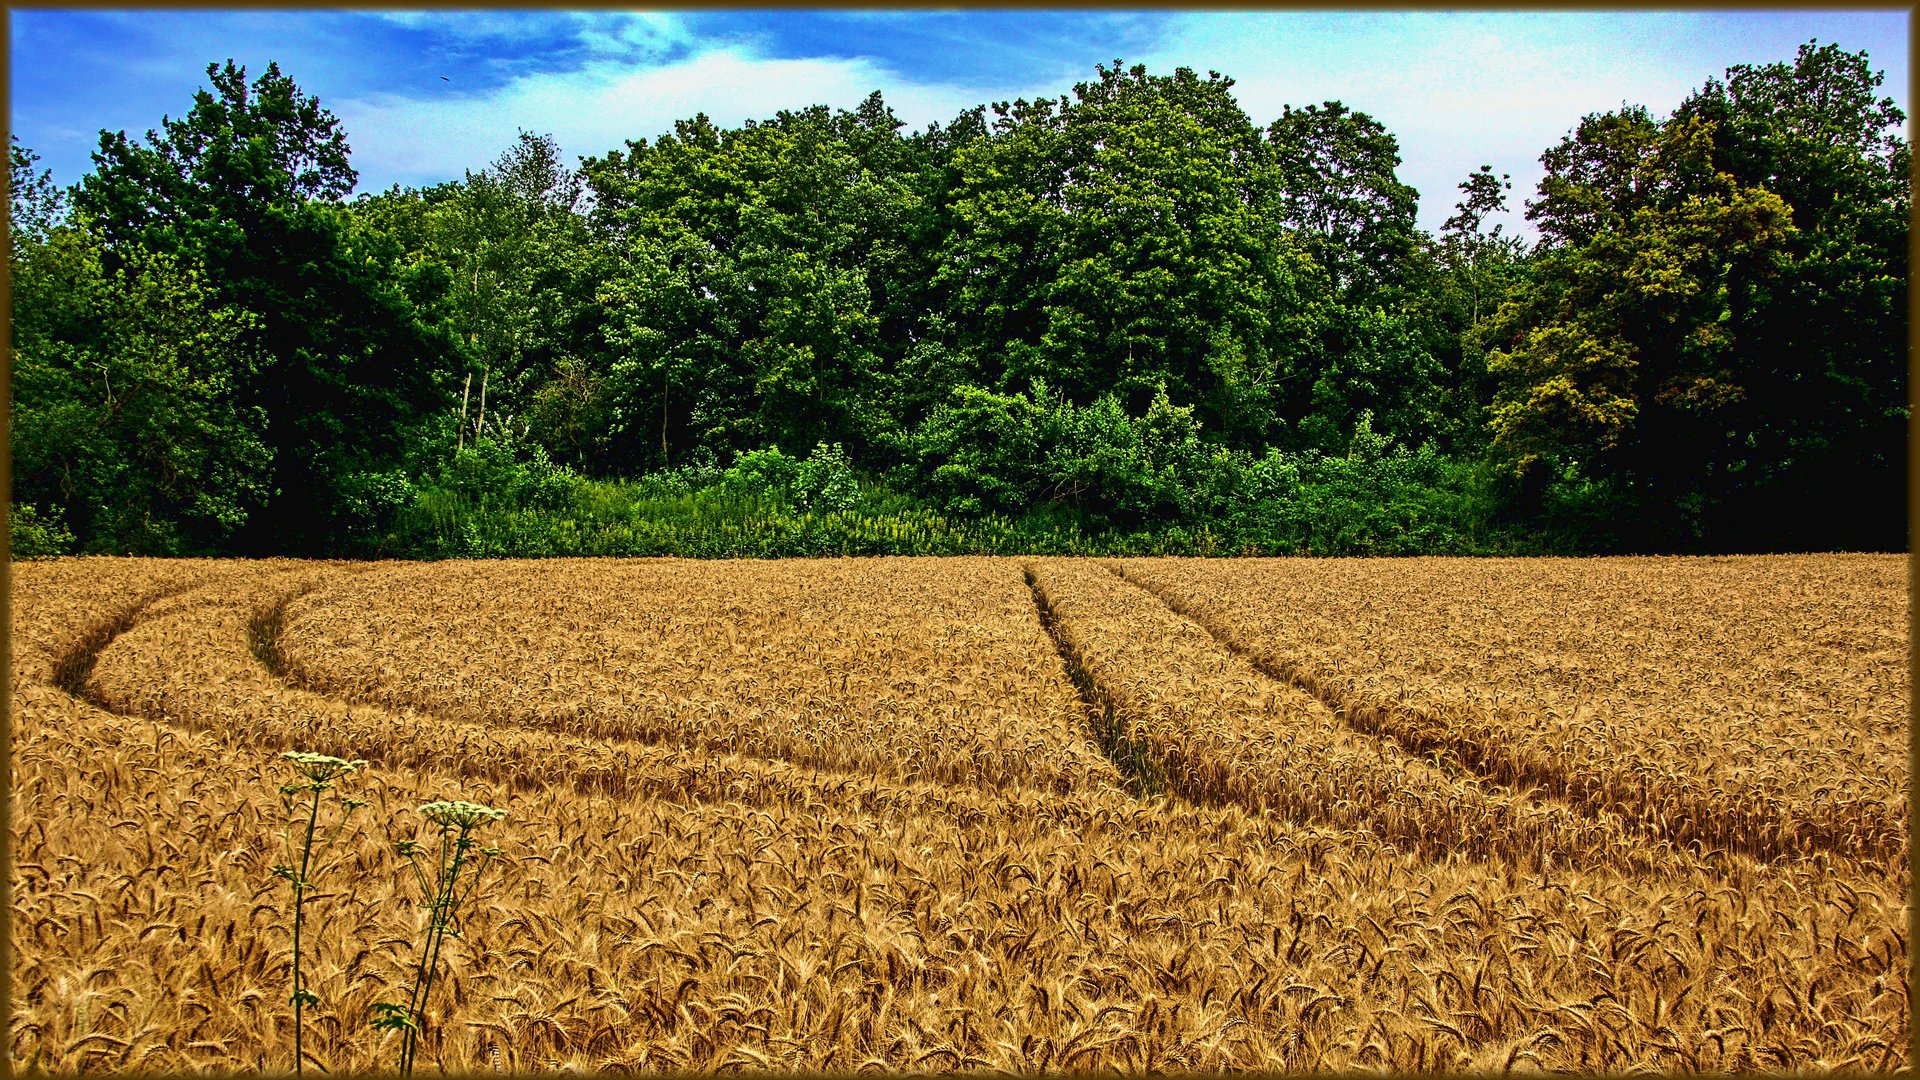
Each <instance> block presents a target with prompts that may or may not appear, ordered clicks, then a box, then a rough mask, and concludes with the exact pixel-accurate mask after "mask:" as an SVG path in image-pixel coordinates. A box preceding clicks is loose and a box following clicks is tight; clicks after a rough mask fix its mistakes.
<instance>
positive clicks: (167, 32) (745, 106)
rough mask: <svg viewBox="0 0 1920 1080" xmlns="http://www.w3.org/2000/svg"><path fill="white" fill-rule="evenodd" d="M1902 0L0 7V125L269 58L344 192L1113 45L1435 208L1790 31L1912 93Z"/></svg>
mask: <svg viewBox="0 0 1920 1080" xmlns="http://www.w3.org/2000/svg"><path fill="white" fill-rule="evenodd" d="M1908 17H1909V16H1908V13H1907V12H1906V11H1904V10H1900V9H1890V8H1883V9H1877V10H1875V9H1862V10H1845V9H1828V8H1819V9H1808V10H1803V11H1795V10H1780V9H1769V10H1764V11H1731V10H1691V11H1670V12H1659V11H1645V10H1641V11H1616V12H1606V11H1593V12H1580V11H1522V12H1515V11H1505V12H1496V11H1478V12H1475V11H1465V12H1442V11H1438V10H1423V11H1358V12H1316V11H1272V12H1258V11H1193V10H1189V11H1171V12H1169V11H1159V12H1156V11H1147V10H1133V9H1129V10H1119V9H1115V10H1101V9H1096V8H1079V9H1071V10H1061V11H1042V10H973V11H968V10H955V11H931V10H926V11H885V10H859V11H832V10H797V9H796V10H777V9H776V10H751V11H722V10H694V11H659V12H630V11H594V12H568V11H563V10H529V11H510V10H505V9H485V10H477V11H454V10H445V9H441V10H433V11H425V12H405V11H366V10H363V11H324V10H311V9H310V10H288V11H272V10H264V9H249V10H230V11H216V10H152V11H141V10H128V11H108V10H75V11H56V10H14V11H12V12H11V13H10V15H9V19H10V23H11V29H12V53H11V56H10V57H9V60H10V69H11V80H12V103H13V111H12V129H13V132H14V134H15V135H16V136H18V137H19V138H20V140H21V141H22V142H23V143H25V144H26V145H27V146H29V147H30V148H32V149H33V150H35V151H36V152H38V153H39V154H40V155H41V157H42V159H43V163H44V164H45V165H46V166H48V167H51V168H52V169H53V172H54V176H55V179H57V180H58V181H60V182H62V183H68V182H72V181H74V180H77V179H78V178H79V177H80V176H81V175H82V174H83V173H85V172H86V171H87V170H88V169H89V168H90V167H91V166H90V161H89V157H88V155H89V154H90V152H91V151H92V150H93V149H94V147H95V146H96V145H97V142H98V132H99V131H100V129H102V128H106V129H110V130H116V131H118V130H126V131H128V132H130V133H132V134H136V135H138V134H142V133H144V132H146V131H147V130H148V129H149V128H153V127H157V126H158V124H159V122H160V119H161V117H162V116H163V115H174V116H178V115H180V114H182V113H184V112H185V111H186V110H187V109H188V108H190V107H191V104H192V94H193V92H194V90H195V89H197V88H198V87H200V86H202V85H203V84H204V82H205V76H204V71H205V68H206V65H207V64H208V63H209V62H210V61H214V60H225V59H227V58H228V57H232V58H233V59H235V60H237V61H239V62H241V63H243V64H245V65H246V66H247V67H248V69H249V71H250V72H256V73H257V72H258V71H259V70H260V69H261V68H263V67H265V65H266V63H267V61H269V60H277V61H278V62H279V63H280V66H281V69H282V70H283V71H284V72H286V73H287V74H288V75H290V76H292V78H293V79H294V80H295V82H297V83H298V84H299V85H300V86H301V87H302V88H303V89H305V90H306V91H307V92H309V93H313V94H317V95H318V96H319V97H320V100H321V102H322V104H324V105H325V106H326V107H328V108H329V109H331V110H332V111H333V112H334V114H335V115H337V116H339V117H340V118H341V120H342V123H343V126H344V127H345V128H346V130H347V133H348V140H349V142H350V143H351V145H352V146H353V150H354V157H353V161H354V165H355V167H356V168H358V169H359V171H360V186H361V189H362V190H374V189H381V188H385V187H387V186H389V185H391V184H394V183H401V184H408V185H417V184H426V183H434V182H437V181H440V180H445V179H458V178H459V177H460V176H461V175H462V174H463V173H464V171H465V170H467V169H476V170H477V169H479V168H482V167H484V166H485V165H486V164H487V163H488V162H489V161H491V160H492V159H493V158H494V157H495V156H497V155H498V154H499V152H500V151H501V150H503V149H505V148H506V147H507V145H508V144H509V143H511V142H512V141H513V138H514V135H515V132H516V131H517V130H519V129H521V128H525V129H528V130H532V131H536V132H543V133H545V132H550V133H552V134H553V135H554V136H555V137H556V138H558V139H559V141H560V143H561V146H562V147H563V148H564V149H565V150H566V151H567V152H568V154H569V155H570V156H572V155H583V154H599V153H603V152H605V151H607V150H610V149H615V148H618V147H619V146H620V145H621V144H622V142H623V140H625V139H628V138H637V137H646V138H652V137H655V136H657V135H659V134H660V133H661V132H663V131H666V130H668V129H670V128H671V127H672V124H673V121H674V120H676V119H679V118H683V117H687V116H691V115H692V114H693V113H695V112H705V113H707V114H708V115H709V116H711V117H713V118H714V120H715V121H716V122H719V123H722V124H738V123H740V122H741V121H744V120H747V119H750V118H764V117H767V116H771V115H772V114H773V113H774V112H776V111H778V110H779V109H783V108H800V107H804V106H806V105H810V104H813V103H816V102H820V103H825V104H828V105H832V106H836V107H843V108H852V107H854V106H856V105H857V104H858V103H859V102H860V100H861V99H862V98H864V97H865V96H866V95H867V94H868V93H869V92H870V91H872V90H875V89H878V90H880V91H882V92H883V93H884V94H885V96H886V98H887V100H888V102H889V103H890V104H891V105H892V106H893V108H894V111H895V112H896V113H897V114H898V115H899V116H900V118H901V119H903V120H905V121H907V123H908V124H909V125H910V126H912V127H915V128H918V127H921V126H923V125H925V124H926V123H927V122H929V121H936V120H937V121H940V122H943V123H944V122H945V121H947V120H949V119H951V118H952V117H953V116H954V114H956V113H957V112H959V111H960V110H961V109H964V108H967V107H970V106H972V105H975V104H979V103H982V102H988V101H995V100H1006V99H1011V98H1015V97H1029V98H1031V97H1035V96H1042V95H1056V94H1059V93H1062V92H1066V91H1068V90H1070V89H1071V87H1072V85H1073V84H1074V83H1075V82H1077V81H1082V80H1085V79H1089V78H1092V77H1093V76H1094V74H1095V73H1094V65H1095V64H1099V63H1106V62H1111V61H1112V60H1114V59H1117V58H1120V59H1125V60H1126V61H1127V62H1128V63H1130V64H1131V63H1136V62H1139V63H1145V64H1147V65H1148V67H1149V69H1150V70H1152V71H1155V72H1162V73H1164V72H1169V71H1171V70H1172V69H1173V68H1175V67H1176V66H1186V67H1192V68H1195V69H1197V70H1200V71H1206V70H1210V69H1211V70H1217V71H1220V72H1221V73H1223V74H1226V75H1230V76H1232V77H1233V78H1234V79H1235V80H1236V82H1237V85H1236V87H1235V92H1236V94H1237V95H1238V97H1239V100H1240V104H1241V107H1242V108H1244V109H1245V110H1246V111H1247V113H1248V114H1249V115H1250V116H1251V117H1252V118H1253V120H1254V121H1255V122H1256V123H1259V124H1262V125H1264V124H1265V123H1267V122H1268V121H1270V120H1272V119H1273V118H1274V117H1275V116H1277V115H1279V113H1280V110H1281V107H1282V106H1283V105H1294V106H1300V105H1306V104H1310V103H1315V102H1320V101H1326V100H1330V99H1338V100H1341V101H1344V102H1345V103H1346V104H1348V105H1349V106H1351V107H1353V108H1356V109H1359V110H1361V111H1364V112H1367V113H1370V114H1372V115H1373V116H1374V117H1375V118H1376V119H1378V120H1380V121H1381V122H1382V123H1384V124H1385V125H1386V127H1387V129H1388V130H1389V131H1391V132H1393V133H1394V134H1395V135H1396V136H1397V137H1398V138H1399V140H1400V144H1401V152H1402V157H1403V159H1404V164H1403V166H1402V168H1401V178H1402V179H1403V180H1405V181H1407V182H1408V183H1410V184H1412V185H1413V186H1414V187H1416V188H1418V189H1419V191H1420V193H1421V200H1420V202H1421V206H1420V220H1421V224H1422V225H1423V226H1425V227H1427V228H1430V229H1431V228H1435V227H1437V226H1438V225H1439V223H1440V222H1441V221H1442V220H1444V219H1445V218H1446V217H1447V216H1448V215H1449V214H1450V213H1451V212H1452V208H1453V203H1454V201H1455V200H1456V199H1457V198H1458V197H1459V194H1458V191H1457V190H1456V187H1455V186H1456V185H1457V184H1458V183H1459V181H1460V180H1461V178H1463V177H1464V176H1465V175H1466V174H1467V173H1468V172H1470V171H1471V170H1473V169H1475V168H1477V167H1478V166H1479V165H1481V164H1482V163H1486V164H1491V165H1493V166H1494V167H1495V168H1496V169H1498V170H1500V171H1503V172H1508V173H1511V174H1513V178H1514V196H1515V205H1516V208H1517V207H1518V203H1519V200H1520V199H1522V198H1524V197H1526V196H1527V195H1530V194H1531V193H1532V190H1533V187H1534V184H1535V183H1536V182H1537V181H1538V179H1539V175H1540V169H1539V165H1538V158H1539V156H1540V153H1541V151H1543V150H1545V149H1546V148H1547V147H1549V146H1551V145H1553V144H1554V143H1555V142H1557V141H1558V139H1559V138H1560V136H1562V135H1564V134H1566V133H1567V132H1568V131H1569V130H1570V129H1571V127H1572V125H1573V124H1574V123H1575V122H1577V121H1578V120H1579V118H1580V117H1581V116H1583V115H1585V114H1587V113H1590V112H1598V111H1604V110H1607V109H1613V108H1618V107H1619V106H1620V105H1621V104H1622V103H1623V102H1630V103H1634V104H1643V105H1646V106H1648V107H1649V108H1652V109H1653V110H1654V111H1655V112H1656V113H1664V112H1666V111H1668V110H1670V109H1671V108H1673V107H1674V106H1675V105H1677V104H1678V103H1679V102H1680V100H1681V99H1682V98H1684V97H1685V96H1686V94H1687V93H1688V92H1689V91H1690V90H1692V89H1693V88H1695V87H1697V86H1699V85H1700V84H1701V83H1702V82H1704V81H1705V80H1706V79H1707V78H1709V77H1712V76H1719V75H1721V74H1722V73H1723V72H1724V71H1725V69H1726V68H1727V67H1729V66H1731V65H1733V64H1739V63H1766V62H1770V61H1774V60H1784V59H1791V58H1792V56H1793V54H1794V50H1795V48H1796V47H1797V46H1798V45H1799V44H1801V43H1803V42H1805V41H1807V40H1809V39H1812V38H1818V39H1819V40H1821V41H1823V42H1837V43H1838V44H1840V45H1841V46H1842V47H1843V48H1846V49H1847V50H1849V51H1859V50H1862V49H1864V50H1866V51H1867V52H1868V53H1869V55H1870V56H1871V58H1872V60H1873V64H1874V66H1875V67H1876V68H1877V69H1880V70H1883V71H1885V72H1886V73H1887V81H1886V84H1885V85H1884V86H1883V87H1882V91H1883V93H1884V94H1885V95H1886V96H1889V97H1892V98H1893V99H1894V101H1895V102H1896V103H1897V104H1899V105H1900V107H1901V108H1902V109H1908V110H1909V111H1910V109H1909V98H1908V86H1907V42H1908V32H1907V26H1908Z"/></svg>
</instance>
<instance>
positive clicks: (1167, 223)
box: [937, 61, 1304, 441]
mask: <svg viewBox="0 0 1920 1080" xmlns="http://www.w3.org/2000/svg"><path fill="white" fill-rule="evenodd" d="M1232 86H1233V82H1232V80H1231V79H1226V78H1223V77H1221V76H1220V75H1219V74H1218V73H1209V74H1208V76H1207V77H1206V78H1204V79H1202V78H1200V77H1199V76H1197V75H1196V74H1195V73H1194V72H1192V71H1190V70H1188V69H1185V68H1182V69H1179V70H1177V71H1175V72H1174V74H1173V75H1171V76H1150V75H1148V74H1147V72H1146V69H1145V68H1144V67H1140V66H1135V67H1133V68H1130V69H1129V68H1123V67H1122V66H1121V64H1120V63H1119V62H1118V61H1116V62H1115V64H1114V66H1112V67H1110V68H1109V67H1101V68H1100V69H1099V78H1098V79H1097V80H1095V81H1091V82H1086V83H1081V84H1080V85H1078V86H1076V87H1075V88H1074V93H1073V95H1072V96H1071V97H1062V98H1060V99H1059V100H1057V101H1051V100H1049V101H1037V102H1028V101H1017V102H1013V103H1011V104H1007V103H1001V104H999V105H996V106H995V107H994V111H995V113H996V120H995V122H994V123H993V125H992V128H991V130H990V131H989V132H988V133H987V134H986V135H985V136H984V137H978V138H974V139H972V140H971V141H968V142H967V143H965V144H964V145H963V146H961V147H960V148H959V149H958V150H957V151H956V152H955V153H954V156H953V164H954V168H955V170H956V173H957V179H958V183H957V184H956V185H955V187H954V188H953V189H952V191H951V193H950V195H949V202H948V204H947V211H946V212H947V214H948V220H949V221H950V223H951V226H950V231H949V232H948V235H947V238H946V244H945V248H944V250H943V252H942V257H941V261H940V268H939V270H938V272H937V280H938V281H939V283H940V284H941V286H942V287H943V289H944V291H945V296H946V297H947V301H948V303H947V311H948V316H947V317H948V319H949V320H951V321H950V326H951V327H952V333H953V345H954V347H955V348H956V349H957V350H958V351H960V352H961V353H962V354H963V356H964V357H965V358H966V363H967V366H968V368H969V369H970V371H971V374H972V376H973V377H974V378H975V379H976V380H978V381H979V382H981V383H982V384H983V385H988V386H999V387H1001V388H1003V389H1004V388H1010V387H1016V386H1024V385H1026V384H1027V383H1028V382H1030V381H1031V380H1032V379H1033V378H1036V377H1043V376H1044V377H1045V378H1046V379H1047V380H1048V381H1049V383H1050V384H1052V385H1054V386H1055V387H1057V388H1058V390H1059V391H1060V392H1062V393H1063V394H1065V395H1066V397H1067V399H1068V400H1071V401H1076V402H1090V401H1092V400H1094V399H1095V398H1097V397H1099V396H1101V395H1104V394H1106V393H1109V392H1112V393H1117V394H1118V395H1119V397H1120V400H1121V401H1122V402H1123V403H1125V404H1126V406H1127V407H1128V408H1129V409H1131V410H1134V411H1139V410H1143V409H1145V408H1146V407H1147V406H1148V404H1149V403H1150V401H1151V400H1152V398H1153V396H1154V395H1155V394H1156V393H1157V392H1158V389H1159V388H1161V387H1164V388H1165V390H1166V392H1167V394H1168V395H1169V396H1170V400H1172V401H1173V402H1174V403H1175V404H1176V405H1182V406H1191V407H1194V408H1196V409H1197V410H1198V415H1201V416H1202V417H1203V418H1204V423H1205V424H1206V425H1207V426H1208V427H1209V428H1210V429H1212V430H1213V431H1215V432H1217V433H1219V434H1220V435H1222V436H1223V437H1228V438H1238V439H1242V440H1247V441H1254V440H1258V439H1260V438H1262V437H1263V436H1264V435H1265V434H1266V432H1267V430H1268V429H1269V428H1270V427H1271V424H1272V419H1273V414H1274V409H1273V393H1274V381H1275V379H1276V378H1277V377H1278V375H1279V372H1280V371H1281V370H1282V368H1283V367H1285V366H1286V365H1287V364H1288V363H1289V360H1290V353H1291V350H1293V349H1295V348H1296V347H1297V343H1298V342H1299V341H1300V340H1301V337H1302V335H1301V334H1300V333H1299V330H1300V328H1301V314H1302V308H1303V306H1304V305H1303V303H1302V301H1301V298H1300V297H1299V296H1298V293H1297V291H1298V284H1299V282H1298V279H1299V277H1300V275H1301V274H1302V273H1303V272H1304V267H1303V265H1302V263H1303V260H1302V259H1301V258H1300V256H1299V254H1298V252H1297V251H1295V250H1294V249H1293V248H1292V247H1291V246H1290V245H1287V244H1285V243H1282V242H1279V241H1278V237H1277V230H1276V229H1275V228H1274V227H1273V225H1272V219H1271V217H1270V215H1269V214H1267V213H1266V212H1265V211H1266V208H1267V203H1268V202H1269V200H1270V190H1271V185H1270V183H1269V180H1270V177H1269V175H1268V170H1267V167H1266V155H1265V151H1264V148H1263V147H1262V144H1261V142H1260V138H1259V132H1258V131H1257V130H1256V129H1255V128H1254V127H1253V125H1252V123H1251V122H1250V121H1249V120H1248V119H1247V117H1246V115H1245V113H1243V112H1242V111H1241V110H1240V108H1239V106H1238V105H1237V104H1236V103H1235V101H1234V99H1233V96H1232V93H1231V89H1232Z"/></svg>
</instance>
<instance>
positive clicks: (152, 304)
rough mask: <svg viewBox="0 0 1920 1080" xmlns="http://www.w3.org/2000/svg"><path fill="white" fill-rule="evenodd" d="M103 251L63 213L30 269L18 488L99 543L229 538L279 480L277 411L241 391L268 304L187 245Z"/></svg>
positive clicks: (18, 353)
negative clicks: (271, 432) (213, 272)
mask: <svg viewBox="0 0 1920 1080" xmlns="http://www.w3.org/2000/svg"><path fill="white" fill-rule="evenodd" d="M102 256H103V252H102V250H101V247H100V245H99V242H98V238H97V237H96V236H94V235H92V234H90V233H89V232H88V231H86V230H84V229H80V228H60V229H57V230H55V231H54V232H53V233H52V234H50V235H49V237H48V239H47V242H46V243H45V244H44V245H41V247H40V250H38V251H37V252H35V253H34V255H33V257H31V258H30V259H28V260H27V261H26V262H25V263H24V264H23V265H21V266H20V267H19V268H18V269H17V270H16V273H15V277H14V280H13V284H14V293H13V296H14V302H15V306H14V318H13V346H14V347H13V385H12V395H13V396H12V405H13V423H12V445H11V451H12V454H13V470H14V473H13V476H14V492H15V498H16V500H17V501H20V502H25V503H29V504H32V505H37V506H40V507H45V508H50V509H53V510H55V511H56V512H57V514H58V515H59V516H60V517H61V518H63V519H64V521H65V522H66V524H67V525H68V526H69V527H70V528H71V529H72V530H73V532H74V534H75V535H76V537H77V538H78V541H79V546H80V548H81V549H82V550H84V551H93V552H111V553H122V554H142V555H181V554H206V553H209V552H213V551H218V550H220V549H222V548H224V547H225V546H226V545H227V543H228V541H229V539H230V538H231V536H232V535H233V534H234V532H235V531H236V530H237V529H239V528H240V527H241V526H243V525H244V524H245V523H246V521H247V519H248V517H249V515H251V514H253V513H257V512H258V510H259V508H260V507H261V506H262V505H263V504H264V502H265V499H266V495H267V484H268V480H269V455H268V451H267V448H266V445H265V443H264V441H263V439H262V436H263V434H264V429H265V417H264V416H263V415H262V414H261V412H260V410H258V409H256V408H249V407H247V406H245V405H242V404H240V403H239V402H238V400H237V395H236V394H235V392H234V389H235V383H236V382H238V381H241V380H244V379H246V378H249V377H251V376H252V375H253V374H254V372H255V371H256V370H257V367H258V362H259V357H258V354H257V353H256V352H254V351H253V348H252V345H251V339H252V336H253V335H252V331H253V330H254V329H255V319H254V317H253V316H252V315H251V314H250V313H248V312H245V311H242V310H240V309H238V308H235V307H233V306H232V305H226V304H222V303H220V302H219V300H218V299H217V297H216V296H215V294H214V292H213V290H212V289H211V288H209V287H208V285H207V283H206V281H205V279H204V276H203V275H202V274H201V273H200V272H199V271H198V270H196V269H194V268H192V267H190V266H187V265H184V264H182V263H181V262H180V261H179V260H177V259H175V258H173V257H172V256H168V255H162V254H154V253H147V252H139V251H137V250H136V251H135V252H134V253H133V257H132V258H131V259H125V258H123V259H122V260H121V261H120V265H119V266H118V267H117V268H115V269H113V270H111V271H109V270H107V269H105V268H104V265H103V258H102Z"/></svg>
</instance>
